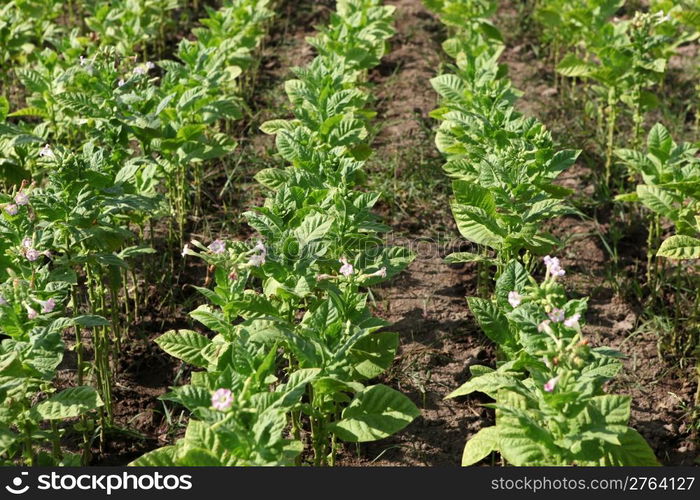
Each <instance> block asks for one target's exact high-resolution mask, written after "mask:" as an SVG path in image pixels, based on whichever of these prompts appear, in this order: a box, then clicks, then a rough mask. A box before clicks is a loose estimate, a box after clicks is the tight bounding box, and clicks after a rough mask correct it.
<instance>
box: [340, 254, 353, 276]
mask: <svg viewBox="0 0 700 500" xmlns="http://www.w3.org/2000/svg"><path fill="white" fill-rule="evenodd" d="M339 262H340V263H341V264H343V265H342V266H340V274H342V275H343V276H350V275H351V274H352V273H354V272H355V268H354V267H352V264H350V263H349V262H348V259H346V258H345V257H342V258H341V259H340V260H339Z"/></svg>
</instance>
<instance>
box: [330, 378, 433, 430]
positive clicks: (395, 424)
mask: <svg viewBox="0 0 700 500" xmlns="http://www.w3.org/2000/svg"><path fill="white" fill-rule="evenodd" d="M418 415H420V411H419V410H418V408H416V405H414V404H413V402H412V401H411V400H410V399H408V398H407V397H406V396H404V395H403V394H401V393H400V392H398V391H395V390H394V389H392V388H390V387H387V386H385V385H373V386H371V387H366V388H365V390H364V391H362V392H360V393H358V394H356V395H355V399H353V401H352V403H350V405H349V406H348V407H347V408H345V409H344V410H343V414H342V419H341V420H340V421H339V422H337V423H335V424H333V425H331V426H330V428H331V431H332V432H334V433H335V434H337V436H338V437H339V438H341V439H342V440H344V441H348V442H352V443H357V442H366V441H376V440H377V439H383V438H385V437H387V436H390V435H392V434H394V433H396V432H398V431H400V430H401V429H403V428H404V427H406V426H407V425H408V424H410V423H411V422H412V421H413V419H414V418H416V417H418Z"/></svg>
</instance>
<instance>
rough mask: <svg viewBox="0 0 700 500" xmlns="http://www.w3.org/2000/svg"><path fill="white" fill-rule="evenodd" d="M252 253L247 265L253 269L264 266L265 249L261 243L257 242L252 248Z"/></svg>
mask: <svg viewBox="0 0 700 500" xmlns="http://www.w3.org/2000/svg"><path fill="white" fill-rule="evenodd" d="M253 252H254V253H253V255H251V256H250V260H248V264H249V265H251V266H253V267H260V266H263V265H265V258H266V257H267V248H265V245H263V244H262V242H261V241H258V244H257V245H255V246H254V247H253Z"/></svg>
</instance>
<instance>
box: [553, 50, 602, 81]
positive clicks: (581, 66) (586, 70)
mask: <svg viewBox="0 0 700 500" xmlns="http://www.w3.org/2000/svg"><path fill="white" fill-rule="evenodd" d="M593 70H594V68H593V67H592V66H591V64H589V63H587V62H586V61H583V60H582V59H579V58H578V57H576V56H575V55H574V54H567V55H566V56H564V58H563V59H562V60H561V61H560V62H559V64H558V65H557V73H560V74H562V75H564V76H569V77H586V76H590V75H591V74H592V72H593Z"/></svg>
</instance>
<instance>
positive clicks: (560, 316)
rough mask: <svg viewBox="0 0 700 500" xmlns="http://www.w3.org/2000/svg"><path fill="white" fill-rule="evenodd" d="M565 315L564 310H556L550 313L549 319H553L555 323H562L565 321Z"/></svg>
mask: <svg viewBox="0 0 700 500" xmlns="http://www.w3.org/2000/svg"><path fill="white" fill-rule="evenodd" d="M564 318H565V314H564V311H563V310H562V309H558V308H554V309H552V311H551V312H550V313H549V319H551V320H552V321H553V322H554V323H561V322H562V321H564Z"/></svg>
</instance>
